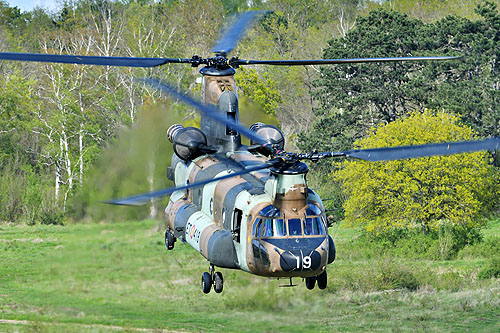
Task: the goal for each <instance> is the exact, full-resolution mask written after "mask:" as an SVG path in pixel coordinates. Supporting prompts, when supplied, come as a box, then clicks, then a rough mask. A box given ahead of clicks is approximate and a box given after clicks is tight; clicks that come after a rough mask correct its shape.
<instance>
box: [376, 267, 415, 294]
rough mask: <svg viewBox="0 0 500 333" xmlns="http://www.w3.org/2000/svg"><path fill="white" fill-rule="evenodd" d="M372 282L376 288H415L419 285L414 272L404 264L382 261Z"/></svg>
mask: <svg viewBox="0 0 500 333" xmlns="http://www.w3.org/2000/svg"><path fill="white" fill-rule="evenodd" d="M374 284H375V286H376V288H377V289H378V290H390V289H408V290H417V289H418V287H419V286H420V283H419V281H418V280H417V278H416V276H415V274H414V273H413V272H412V271H411V270H410V269H409V268H407V267H406V266H404V265H401V264H400V265H397V264H394V263H392V262H382V263H381V267H380V272H379V273H378V274H377V276H376V277H375V281H374Z"/></svg>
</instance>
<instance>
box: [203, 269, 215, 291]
mask: <svg viewBox="0 0 500 333" xmlns="http://www.w3.org/2000/svg"><path fill="white" fill-rule="evenodd" d="M210 289H212V278H211V277H210V274H209V273H207V272H205V273H203V274H202V275H201V290H203V292H204V293H205V294H208V293H209V292H210Z"/></svg>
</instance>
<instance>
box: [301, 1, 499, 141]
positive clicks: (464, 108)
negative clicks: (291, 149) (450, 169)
mask: <svg viewBox="0 0 500 333" xmlns="http://www.w3.org/2000/svg"><path fill="white" fill-rule="evenodd" d="M478 13H479V14H480V15H481V16H483V17H484V18H485V19H484V20H482V21H470V20H468V19H466V18H460V17H457V16H448V17H446V18H443V19H441V20H439V21H436V22H433V23H424V22H422V21H420V20H417V19H411V18H409V17H408V16H406V15H404V14H400V13H397V12H393V11H387V10H383V9H378V10H375V11H372V12H370V13H369V14H368V15H367V16H365V17H360V18H359V19H358V22H357V24H356V26H355V28H354V29H352V30H351V31H349V32H348V33H347V34H346V35H345V37H343V38H340V39H334V40H332V41H330V42H329V46H328V47H327V48H326V49H325V51H324V58H357V57H393V56H401V57H405V56H418V55H443V56H446V55H458V56H461V57H462V58H461V59H459V60H453V61H431V62H395V63H381V64H346V65H338V66H331V67H324V68H322V69H321V76H320V78H319V79H318V80H317V81H315V86H316V88H317V90H316V92H315V97H316V98H317V100H318V101H319V103H320V107H318V108H316V109H315V110H314V111H315V115H316V120H315V122H314V124H313V131H307V133H303V134H302V135H301V136H300V138H301V139H302V140H303V144H301V145H300V147H301V148H302V149H312V148H318V149H322V150H344V149H349V148H350V146H351V144H352V143H353V142H354V141H355V140H358V139H360V138H362V137H363V136H364V135H366V134H367V133H368V130H369V128H371V127H373V126H376V125H378V124H380V123H381V122H382V123H389V122H392V121H395V120H397V119H399V118H401V117H403V116H405V115H406V114H408V112H410V111H411V110H414V109H417V110H423V109H424V108H426V107H429V108H443V109H446V110H448V111H450V112H453V113H455V114H457V115H458V116H459V117H461V118H462V120H463V121H464V123H465V124H467V125H469V126H471V127H472V128H474V130H475V131H477V132H478V133H479V134H481V135H484V136H487V135H499V133H500V126H499V125H500V113H499V112H497V110H498V109H499V106H500V105H499V91H500V89H499V88H500V85H499V84H498V82H499V80H498V77H499V76H498V73H499V72H498V71H499V70H498V65H497V62H498V59H499V56H500V54H499V51H498V50H499V49H500V48H499V44H498V43H499V38H500V24H498V22H499V21H500V14H499V13H498V11H497V10H496V6H495V5H494V4H493V3H491V2H487V3H485V4H484V5H482V6H479V7H478ZM311 133H312V134H311Z"/></svg>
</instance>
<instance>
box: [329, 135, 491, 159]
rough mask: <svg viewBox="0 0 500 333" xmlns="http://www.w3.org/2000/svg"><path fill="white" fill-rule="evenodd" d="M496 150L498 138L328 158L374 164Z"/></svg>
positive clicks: (353, 153)
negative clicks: (351, 158)
mask: <svg viewBox="0 0 500 333" xmlns="http://www.w3.org/2000/svg"><path fill="white" fill-rule="evenodd" d="M498 149H500V137H494V138H489V139H485V140H480V141H463V142H446V143H435V144H427V145H418V146H403V147H388V148H376V149H358V150H350V151H345V152H341V153H331V154H332V155H331V156H329V157H334V156H347V157H353V158H357V159H360V160H365V161H373V162H376V161H393V160H400V159H406V158H416V157H428V156H438V155H453V154H460V153H469V152H474V151H481V150H498ZM335 154H337V155H335Z"/></svg>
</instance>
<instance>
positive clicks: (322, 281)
mask: <svg viewBox="0 0 500 333" xmlns="http://www.w3.org/2000/svg"><path fill="white" fill-rule="evenodd" d="M317 280H318V288H319V289H325V288H326V285H327V283H328V278H327V276H326V271H324V272H323V273H321V274H320V275H318V277H317Z"/></svg>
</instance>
